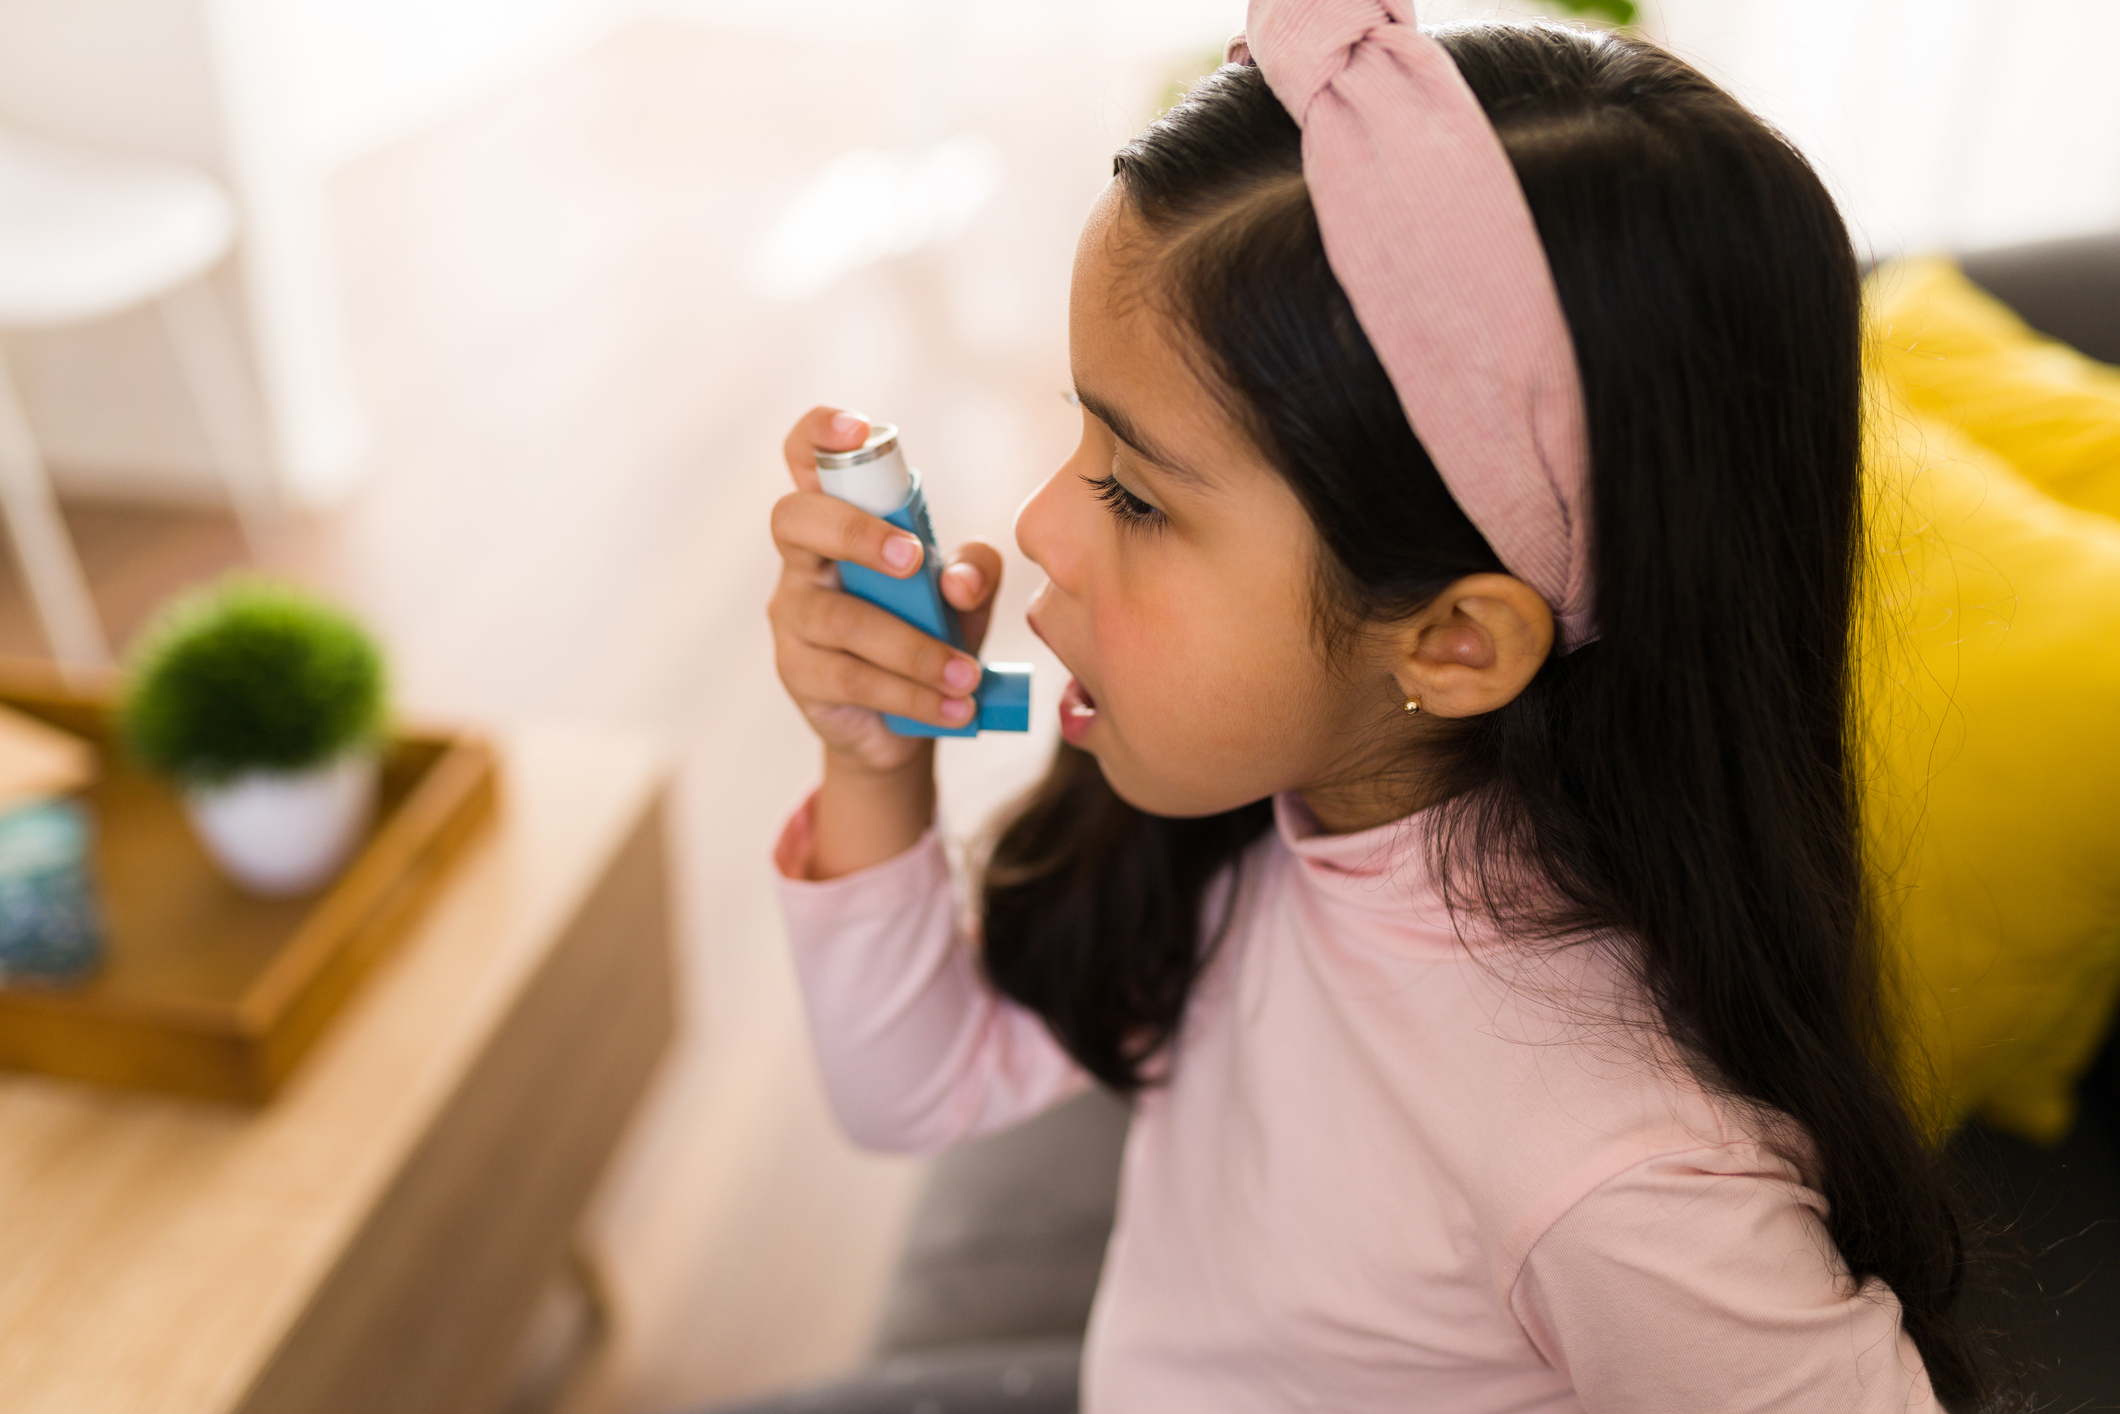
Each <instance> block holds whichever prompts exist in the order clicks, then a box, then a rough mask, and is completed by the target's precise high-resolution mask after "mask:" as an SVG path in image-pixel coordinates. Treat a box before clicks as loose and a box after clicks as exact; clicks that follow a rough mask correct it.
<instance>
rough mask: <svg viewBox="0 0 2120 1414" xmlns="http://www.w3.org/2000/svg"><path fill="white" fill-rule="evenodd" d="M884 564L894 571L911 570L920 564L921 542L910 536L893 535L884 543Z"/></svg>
mask: <svg viewBox="0 0 2120 1414" xmlns="http://www.w3.org/2000/svg"><path fill="white" fill-rule="evenodd" d="M883 562H884V563H885V564H887V565H889V566H890V567H891V568H892V569H894V570H909V569H911V568H912V567H913V566H915V565H917V564H919V563H920V542H919V541H918V540H915V539H914V538H913V537H912V536H910V535H893V536H892V537H891V538H890V539H888V540H886V541H884V542H883Z"/></svg>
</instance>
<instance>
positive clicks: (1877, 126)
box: [0, 0, 2120, 504]
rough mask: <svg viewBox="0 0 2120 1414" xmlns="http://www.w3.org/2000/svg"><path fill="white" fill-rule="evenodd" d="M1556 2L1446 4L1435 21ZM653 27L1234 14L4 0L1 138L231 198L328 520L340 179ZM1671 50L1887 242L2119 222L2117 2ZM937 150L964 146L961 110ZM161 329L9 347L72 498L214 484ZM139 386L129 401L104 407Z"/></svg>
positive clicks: (337, 466)
mask: <svg viewBox="0 0 2120 1414" xmlns="http://www.w3.org/2000/svg"><path fill="white" fill-rule="evenodd" d="M1496 13H1504V14H1525V13H1538V7H1537V5H1536V4H1535V3H1528V0H1432V3H1430V4H1428V5H1426V6H1424V7H1423V17H1424V18H1427V19H1434V20H1444V19H1453V18H1462V17H1468V16H1474V15H1481V14H1496ZM647 14H661V15H666V16H674V17H679V18H684V19H689V20H694V21H698V22H701V23H707V24H717V25H725V26H731V27H738V28H743V29H748V30H753V31H758V30H765V31H775V32H783V33H789V34H812V35H814V34H817V33H820V32H830V33H835V34H839V35H855V36H859V35H864V34H873V35H890V36H893V37H896V38H899V39H904V38H905V37H907V36H908V35H911V36H917V37H919V40H920V42H922V43H926V44H931V45H933V46H934V47H935V48H937V49H938V50H944V49H950V48H954V47H959V46H963V45H967V44H972V43H981V42H985V43H993V42H1000V43H1007V44H1012V45H1024V46H1027V47H1035V45H1036V44H1037V43H1038V42H1039V41H1040V40H1041V39H1063V38H1064V39H1069V40H1072V41H1075V42H1076V43H1075V47H1077V48H1078V49H1079V48H1080V47H1081V46H1082V44H1083V43H1084V42H1087V43H1088V44H1089V45H1092V46H1094V47H1097V48H1102V49H1110V50H1112V51H1113V52H1114V53H1115V54H1118V53H1123V52H1125V51H1129V50H1131V51H1134V52H1137V53H1139V52H1167V53H1170V54H1172V55H1182V54H1204V53H1206V52H1207V51H1208V50H1210V49H1211V48H1212V47H1213V46H1214V45H1216V44H1218V43H1219V42H1220V41H1221V40H1222V39H1223V38H1225V37H1226V36H1227V35H1228V34H1230V33H1231V32H1233V31H1234V30H1236V29H1237V28H1239V27H1241V24H1242V17H1243V6H1242V4H1241V3H1239V0H0V121H12V122H15V123H17V124H20V125H22V126H24V127H29V128H33V129H36V130H40V131H44V132H47V133H51V134H54V135H58V136H67V137H75V138H79V139H82V140H85V141H90V142H95V143H98V144H102V145H106V146H112V147H119V148H132V149H136V150H140V151H146V152H153V153H158V154H163V155H168V156H175V157H180V158H184V159H187V160H190V161H194V162H197V163H199V164H201V165H203V166H206V167H207V168H209V169H210V170H213V171H215V172H216V173H218V174H219V175H221V176H222V177H223V178H224V179H225V180H227V181H229V182H230V183H231V185H232V186H234V188H235V189H236V191H237V193H238V196H239V198H240V200H241V203H242V206H243V210H244V216H245V220H246V235H245V240H244V244H243V248H242V254H241V258H240V260H239V263H238V268H237V269H235V270H234V271H231V272H228V273H227V275H226V276H224V284H226V285H227V286H228V287H229V288H228V292H229V293H230V295H231V297H232V298H234V299H235V300H237V301H238V302H239V303H240V304H241V305H242V306H243V308H244V309H245V310H246V311H247V316H248V326H249V329H250V333H251V338H252V343H253V347H254V349H255V352H256V355H257V363H258V369H259V377H260V381H261V383H262V385H263V391H264V392H265V394H266V397H267V402H268V404H269V406H270V407H271V408H272V410H273V414H274V423H275V426H274V428H273V429H272V431H273V434H274V436H275V441H276V445H277V448H278V454H279V460H280V462H281V466H282V472H283V476H284V479H285V481H286V483H287V485H288V486H289V489H290V490H291V491H292V492H293V493H294V494H295V495H296V496H297V497H298V498H299V499H302V500H305V501H308V502H311V503H318V504H322V503H328V502H330V501H331V500H333V499H335V498H336V497H338V496H340V495H342V494H344V493H345V492H346V491H347V490H348V489H350V488H351V487H352V486H353V485H354V484H355V483H356V482H357V480H358V478H359V474H360V469H361V463H362V459H363V455H364V450H365V446H366V429H365V422H364V419H363V416H362V412H361V408H360V403H359V399H358V397H357V396H356V394H355V390H354V388H353V385H352V381H351V378H350V376H349V373H348V370H347V367H346V357H345V351H344V341H343V338H342V336H341V327H342V323H343V317H344V316H343V310H342V309H341V308H340V305H339V298H340V295H339V286H338V278H337V268H338V267H337V256H336V253H335V251H334V250H333V248H332V242H331V229H330V224H329V221H328V220H327V217H326V211H327V207H326V204H325V192H326V187H327V184H328V182H329V181H330V178H331V175H332V173H333V172H334V171H335V170H336V169H337V168H338V167H339V166H340V165H342V164H343V163H345V162H346V161H348V160H349V159H351V158H353V157H356V156H358V155H359V154H361V153H363V152H366V151H369V150H372V149H373V148H375V147H377V146H379V145H381V144H384V143H387V142H389V141H391V140H393V139H395V138H398V137H402V136H405V135H407V134H410V133H413V132H416V131H418V130H419V129H420V128H422V127H424V126H426V125H428V124H431V123H433V122H435V121H437V120H439V119H441V118H443V117H445V116H447V115H448V114H450V113H452V112H454V111H457V110H460V109H462V108H464V107H466V106H469V105H471V104H475V103H476V102H478V101H479V99H480V98H481V97H482V96H484V95H485V94H488V93H490V92H492V91H493V90H495V89H496V88H497V87H499V86H501V85H504V84H507V83H511V82H517V81H521V80H523V79H524V78H526V77H527V76H529V75H532V74H534V73H535V72H537V71H538V70H539V69H541V68H546V67H550V66H553V65H556V64H558V63H561V62H563V61H564V60H565V59H566V58H567V57H568V56H569V55H571V54H574V53H577V52H579V51H580V50H581V49H583V48H584V47H586V46H587V45H590V44H592V43H594V42H595V41H596V40H597V39H599V38H600V37H602V36H603V35H605V34H607V33H608V32H609V31H610V30H611V29H612V28H614V27H615V26H617V25H620V24H623V23H626V22H627V21H629V20H632V19H636V18H639V17H641V16H643V15H647ZM1646 21H1647V26H1648V28H1649V30H1650V32H1651V33H1652V34H1654V35H1656V36H1657V37H1658V38H1660V39H1662V40H1663V41H1664V42H1666V43H1668V44H1670V45H1672V46H1673V47H1674V48H1676V49H1677V50H1678V51H1679V52H1681V53H1682V54H1684V55H1686V56H1687V57H1688V58H1690V59H1692V60H1694V61H1695V62H1697V63H1699V64H1701V65H1702V66H1703V67H1704V68H1706V69H1707V70H1708V71H1709V72H1710V73H1711V74H1713V75H1714V76H1716V77H1717V78H1718V79H1720V80H1721V81H1723V82H1724V83H1726V84H1728V85H1729V86H1730V87H1731V88H1732V89H1733V90H1734V91H1735V92H1737V93H1738V95H1739V96H1740V97H1742V98H1744V99H1745V100H1746V101H1747V102H1749V103H1751V104H1752V105H1753V106H1754V107H1755V108H1756V109H1758V110H1759V111H1760V112H1761V113H1762V114H1764V115H1765V116H1766V117H1767V118H1769V119H1770V120H1771V121H1773V122H1775V123H1776V124H1777V125H1779V126H1780V127H1782V129H1783V130H1784V131H1786V132H1788V133H1789V134H1790V135H1791V136H1792V137H1793V138H1794V139H1795V140H1796V141H1797V142H1798V143H1799V144H1800V145H1801V146H1802V147H1803V148H1804V149H1805V151H1807V152H1808V153H1809V154H1811V156H1812V158H1813V160H1814V161H1816V162H1817V163H1818V165H1819V167H1820V168H1821V170H1822V171H1823V172H1824V173H1825V174H1826V176H1827V179H1828V181H1829V182H1831V183H1832V185H1833V187H1834V189H1835V190H1836V192H1837V193H1838V194H1839V196H1840V198H1841V201H1842V203H1843V206H1844V208H1845V209H1846V211H1847V212H1848V214H1849V217H1850V219H1851V221H1852V222H1853V224H1854V225H1855V227H1856V230H1857V232H1858V237H1859V239H1860V240H1861V241H1862V242H1863V244H1865V245H1866V246H1867V247H1868V248H1869V249H1870V250H1872V251H1873V252H1874V253H1878V254H1885V253H1889V252H1891V251H1895V250H1899V249H1906V248H1928V247H1961V248H1966V247H1978V246H1985V245H1995V244H2003V243H2008V242H2014V241H2020V240H2029V239H2036V238H2039V237H2043V236H2050V235H2063V234H2072V233H2076V232H2081V231H2090V230H2098V229H2109V228H2113V227H2120V78H2116V72H2120V65H2116V64H2115V61H2114V59H2113V56H2114V55H2115V54H2116V53H2120V0H1650V3H1649V4H1648V6H1647V15H1646ZM926 101H929V102H931V103H932V104H933V105H935V107H936V109H937V112H936V116H935V122H934V125H933V126H934V127H935V128H936V132H935V134H934V135H935V137H936V138H938V139H939V138H940V137H942V136H944V135H946V130H947V128H948V126H949V125H948V122H947V113H946V109H947V104H948V99H947V95H946V94H935V95H931V96H929V97H928V99H927V100H926ZM153 334H154V331H153V328H152V326H151V325H150V324H148V323H147V322H146V321H141V320H136V321H132V322H131V323H128V322H126V321H123V320H120V321H117V322H116V323H115V324H114V326H112V327H110V328H104V329H95V330H81V331H65V332H62V333H58V334H52V335H38V336H35V337H33V338H29V339H24V338H23V337H21V336H16V337H14V338H12V339H10V341H9V351H10V356H11V357H12V358H13V359H15V361H16V362H18V364H20V365H22V367H21V368H20V372H21V375H22V381H23V382H24V384H25V391H26V393H27V395H28V397H29V400H30V402H31V405H32V411H33V415H34V416H35V417H36V419H37V421H38V424H39V430H40V434H41V435H42V436H43V438H44V440H45V443H46V447H47V450H48V451H49V452H50V454H51V455H52V459H53V460H54V462H55V463H59V464H60V465H61V467H62V469H63V470H65V471H67V472H69V473H70V474H71V478H72V479H73V480H74V482H75V483H76V485H77V486H90V487H102V488H104V489H115V490H119V491H126V492H138V491H148V492H152V491H154V489H155V487H156V486H157V485H159V486H161V487H162V489H164V490H168V489H171V488H175V489H176V490H178V491H181V490H182V489H183V488H184V487H186V486H189V487H191V488H193V489H194V490H197V489H199V488H201V487H204V488H207V489H208V490H210V488H211V486H212V481H211V478H210V475H209V472H208V469H207V468H206V466H205V465H204V447H203V442H202V440H201V439H200V438H199V436H198V434H197V431H196V429H195V428H194V427H192V426H191V425H190V423H189V420H188V412H187V409H186V408H185V406H184V404H183V400H182V398H181V395H180V394H179V393H177V391H176V383H175V379H174V374H173V371H172V369H171V368H170V367H169V366H168V361H167V358H166V355H165V354H164V353H163V352H162V351H161V350H160V349H159V348H158V347H157V346H156V344H155V339H154V337H153ZM106 390H115V391H106Z"/></svg>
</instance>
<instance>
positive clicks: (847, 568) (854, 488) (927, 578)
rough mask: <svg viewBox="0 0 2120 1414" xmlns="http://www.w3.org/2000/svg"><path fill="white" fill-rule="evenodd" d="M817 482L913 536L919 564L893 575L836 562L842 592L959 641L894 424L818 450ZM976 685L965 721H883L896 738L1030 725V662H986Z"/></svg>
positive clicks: (923, 504)
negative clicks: (845, 445)
mask: <svg viewBox="0 0 2120 1414" xmlns="http://www.w3.org/2000/svg"><path fill="white" fill-rule="evenodd" d="M817 481H818V484H819V485H821V486H822V487H823V488H824V492H825V494H826V495H828V496H836V497H838V498H839V499H840V500H842V501H845V502H847V503H849V504H851V505H855V506H859V507H861V509H863V510H865V511H867V512H868V513H869V514H870V515H873V516H880V517H881V518H883V519H884V520H887V521H889V522H890V523H891V524H892V525H895V526H897V527H898V528H899V529H900V530H904V531H909V532H911V534H912V535H913V536H914V537H915V538H917V539H918V540H919V541H920V552H921V553H920V568H919V569H917V570H915V571H914V572H913V573H912V574H910V575H907V576H906V577H905V578H904V579H894V578H892V577H891V576H890V575H887V574H882V573H879V572H878V571H876V570H872V569H870V568H869V567H868V566H866V565H856V564H850V563H848V562H846V561H841V562H840V565H839V585H840V587H841V588H842V589H844V590H846V592H847V593H849V594H852V595H854V596H855V597H856V598H859V599H866V600H868V601H869V602H870V603H871V604H874V605H876V606H877V607H878V608H881V609H887V610H889V611H890V612H891V613H893V614H896V615H897V616H898V617H899V618H901V619H904V620H905V621H906V622H907V623H909V624H911V625H912V626H913V627H914V628H917V629H919V630H920V631H921V632H922V633H926V634H930V635H932V636H934V637H936V638H939V639H941V640H943V642H945V643H947V644H949V645H950V646H951V647H952V648H959V649H962V648H963V647H964V633H963V630H962V629H960V628H959V627H958V624H957V611H956V610H955V609H952V608H951V607H950V604H949V601H948V600H947V599H945V598H943V597H942V551H941V550H940V549H939V548H938V547H937V546H936V544H935V528H934V527H933V526H932V525H930V524H929V523H928V511H927V498H926V497H925V496H923V495H921V493H920V473H919V472H917V471H914V470H913V469H912V468H911V467H909V466H907V465H906V464H905V457H904V454H903V453H901V452H900V451H899V449H898V429H897V428H895V427H893V426H891V425H890V424H889V423H884V422H879V423H875V424H873V425H872V426H871V427H870V429H869V440H868V441H866V442H864V443H862V444H861V445H860V446H859V447H856V448H855V449H854V450H853V451H851V452H828V451H825V450H823V449H822V448H819V449H817ZM981 666H982V668H983V669H984V671H983V672H982V673H981V675H980V679H979V688H978V691H977V692H975V693H974V694H973V695H972V701H973V704H974V706H975V707H976V708H977V709H978V710H977V711H975V712H973V714H972V720H971V721H970V722H967V723H966V724H965V725H963V726H961V727H931V726H929V725H928V724H927V723H926V722H915V721H913V720H911V719H910V718H906V717H898V716H893V715H891V714H890V713H888V712H886V713H884V716H883V721H884V725H885V726H887V727H889V728H890V729H891V730H892V731H893V732H895V733H896V734H897V735H899V736H976V735H978V734H979V733H980V732H1027V731H1029V730H1030V729H1031V665H1030V664H1028V663H985V664H982V665H981Z"/></svg>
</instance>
